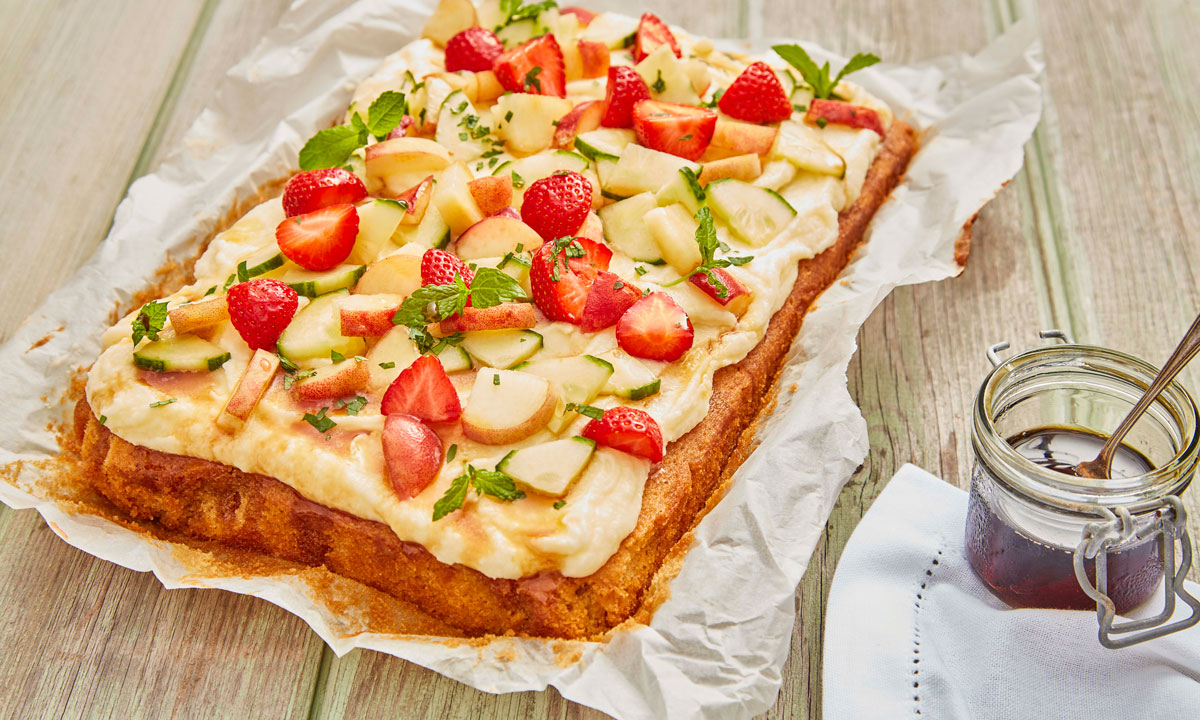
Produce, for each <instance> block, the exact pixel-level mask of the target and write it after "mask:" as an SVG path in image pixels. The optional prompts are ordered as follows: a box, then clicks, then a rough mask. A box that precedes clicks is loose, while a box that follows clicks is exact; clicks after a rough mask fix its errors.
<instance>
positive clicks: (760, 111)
mask: <svg viewBox="0 0 1200 720" xmlns="http://www.w3.org/2000/svg"><path fill="white" fill-rule="evenodd" d="M717 107H719V108H721V112H723V113H725V114H726V115H728V116H730V117H735V118H737V119H738V120H748V121H750V122H755V123H774V122H782V121H783V120H787V119H788V118H790V117H791V116H792V103H791V102H789V101H788V96H787V93H786V92H784V90H783V85H782V84H780V82H779V78H778V77H777V76H776V75H775V71H774V70H772V69H771V66H769V65H767V64H766V63H765V62H761V61H760V62H756V63H752V64H751V65H750V67H748V68H746V69H745V70H743V71H742V74H741V75H738V76H737V79H736V80H734V81H733V84H732V85H730V86H729V87H728V88H727V89H726V90H725V94H724V95H722V96H721V99H720V101H719V102H718V103H717Z"/></svg>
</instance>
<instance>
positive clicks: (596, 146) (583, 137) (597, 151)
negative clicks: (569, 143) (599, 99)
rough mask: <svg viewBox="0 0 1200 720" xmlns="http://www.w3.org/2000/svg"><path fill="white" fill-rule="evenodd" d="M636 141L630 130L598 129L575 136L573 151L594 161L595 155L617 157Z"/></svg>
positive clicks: (635, 136)
mask: <svg viewBox="0 0 1200 720" xmlns="http://www.w3.org/2000/svg"><path fill="white" fill-rule="evenodd" d="M636 139H637V135H635V134H634V132H633V131H632V130H624V129H620V128H600V129H598V130H589V131H588V132H585V133H580V134H579V135H576V136H575V149H576V150H578V151H579V152H580V153H582V154H583V155H584V157H586V158H587V159H589V160H595V159H596V156H597V155H611V156H612V157H614V158H615V157H617V156H619V155H620V154H621V151H622V150H624V149H625V146H627V145H629V144H630V143H632V142H633V141H634V140H636Z"/></svg>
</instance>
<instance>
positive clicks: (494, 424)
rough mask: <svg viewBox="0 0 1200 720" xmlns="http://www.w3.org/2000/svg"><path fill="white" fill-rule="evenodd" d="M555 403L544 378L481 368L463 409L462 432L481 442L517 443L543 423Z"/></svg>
mask: <svg viewBox="0 0 1200 720" xmlns="http://www.w3.org/2000/svg"><path fill="white" fill-rule="evenodd" d="M557 403H558V396H557V395H555V393H554V390H553V389H552V388H551V386H550V381H549V380H547V379H546V378H544V377H538V376H537V375H532V374H530V373H523V372H518V371H515V370H494V369H492V368H484V369H482V370H480V371H479V373H478V374H477V375H476V376H475V386H474V388H472V390H471V396H470V397H469V398H467V406H466V407H465V408H464V409H463V414H462V428H463V434H464V435H466V436H467V437H468V438H470V439H472V440H474V441H475V442H478V443H483V444H485V445H508V444H509V443H515V442H519V441H521V440H524V439H525V438H527V437H529V436H530V435H533V434H534V433H536V432H537V431H538V430H541V429H542V428H543V427H545V426H546V423H547V422H549V421H550V418H551V417H553V415H554V406H555V405H556V404H557Z"/></svg>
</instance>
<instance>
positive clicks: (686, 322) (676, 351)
mask: <svg viewBox="0 0 1200 720" xmlns="http://www.w3.org/2000/svg"><path fill="white" fill-rule="evenodd" d="M694 334H695V333H694V332H693V330H692V320H691V318H689V317H688V315H687V313H685V312H684V311H683V308H681V307H679V305H677V304H676V303H675V301H674V300H672V299H671V296H670V295H668V294H666V293H664V292H656V293H650V294H649V295H647V296H646V297H644V298H642V299H641V300H638V301H637V302H636V303H634V304H633V307H631V308H629V309H628V310H626V311H625V314H624V315H622V316H621V319H620V320H619V321H618V322H617V344H618V345H620V346H621V349H622V350H624V351H625V352H627V353H629V354H630V355H632V356H634V357H640V358H646V359H647V360H666V361H667V362H671V361H673V360H678V359H679V358H680V357H681V356H682V355H683V354H684V353H685V352H687V351H688V348H690V347H691V346H692V339H693V335H694Z"/></svg>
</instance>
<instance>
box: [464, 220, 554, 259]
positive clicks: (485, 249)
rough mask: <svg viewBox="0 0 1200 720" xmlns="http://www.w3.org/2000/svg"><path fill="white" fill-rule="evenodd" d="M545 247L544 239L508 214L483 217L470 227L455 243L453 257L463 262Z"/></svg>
mask: <svg viewBox="0 0 1200 720" xmlns="http://www.w3.org/2000/svg"><path fill="white" fill-rule="evenodd" d="M541 246H542V236H541V235H538V234H537V232H535V231H534V229H533V228H531V227H529V226H528V225H526V224H525V223H523V222H521V221H520V220H516V219H513V218H510V217H508V216H506V215H494V216H492V217H489V218H484V219H483V220H480V221H479V222H477V223H475V224H474V225H472V226H471V227H469V228H467V231H466V232H464V233H463V234H462V235H460V236H459V238H458V240H456V241H455V242H454V254H455V255H457V256H458V257H459V258H461V259H463V260H477V259H479V258H489V257H500V256H502V255H504V254H506V253H510V252H518V251H517V248H518V247H521V248H522V249H523V250H525V251H528V252H533V251H534V250H537V249H538V248H539V247H541Z"/></svg>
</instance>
